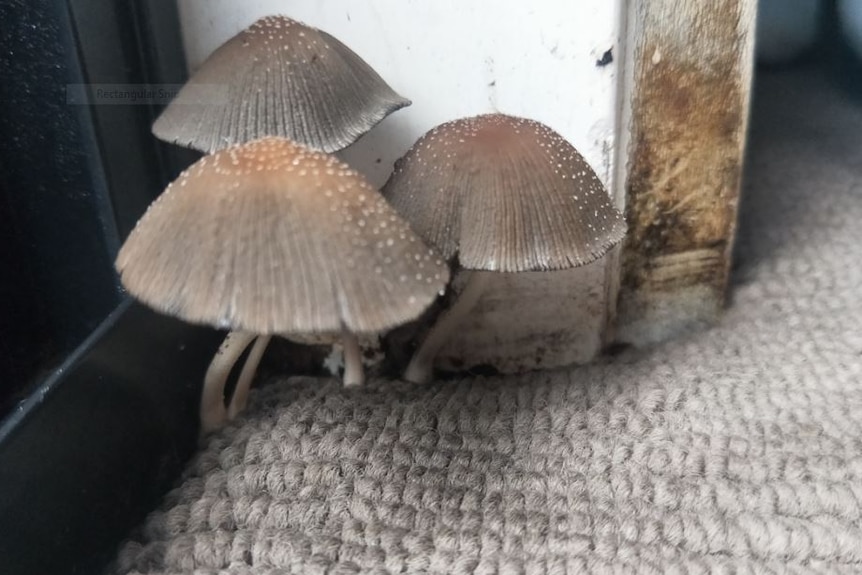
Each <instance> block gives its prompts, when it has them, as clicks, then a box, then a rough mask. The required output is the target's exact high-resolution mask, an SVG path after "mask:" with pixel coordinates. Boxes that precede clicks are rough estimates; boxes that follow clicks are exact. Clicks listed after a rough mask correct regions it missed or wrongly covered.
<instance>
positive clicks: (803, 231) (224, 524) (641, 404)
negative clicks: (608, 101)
mask: <svg viewBox="0 0 862 575" xmlns="http://www.w3.org/2000/svg"><path fill="white" fill-rule="evenodd" d="M757 94H758V97H757V98H756V101H755V106H754V116H753V118H754V119H753V125H752V134H751V145H750V153H749V159H748V166H747V175H746V185H745V198H744V201H743V205H742V208H741V211H742V215H741V223H740V229H739V236H738V245H737V248H738V250H737V252H738V255H737V260H736V261H737V263H736V269H735V270H734V283H733V286H732V301H731V302H730V305H729V308H728V311H727V314H726V316H725V318H724V319H723V321H722V323H721V324H720V325H718V326H716V327H715V328H712V329H709V330H707V331H703V332H700V333H697V334H694V335H691V336H689V337H686V338H681V339H679V340H677V341H674V342H671V343H667V344H664V345H662V346H659V347H656V348H653V349H649V350H639V351H626V352H623V353H621V354H619V355H617V356H616V357H613V358H609V359H605V360H602V361H601V362H599V363H597V364H595V365H591V366H588V367H581V368H576V369H571V370H566V371H554V372H548V373H535V374H530V375H524V376H518V377H484V378H483V377H473V378H467V379H461V380H456V381H445V382H438V383H435V384H432V385H430V386H425V387H419V386H409V385H406V384H403V383H393V382H386V381H372V382H371V383H370V384H369V385H368V386H367V387H364V388H362V389H349V390H346V389H342V388H340V387H339V386H338V385H335V384H334V383H330V382H324V383H323V384H321V383H320V382H319V381H317V380H311V379H308V378H292V379H289V380H287V381H281V382H278V383H276V384H273V385H270V386H267V387H264V388H262V389H261V390H260V391H259V392H257V393H256V394H255V395H254V398H253V402H252V405H251V408H250V411H249V413H248V414H247V416H245V417H244V418H243V419H242V420H240V421H238V422H236V423H235V424H234V425H232V426H231V427H229V428H227V429H226V430H225V431H224V432H223V433H220V434H218V435H216V436H214V437H212V438H211V439H210V440H209V441H208V443H207V444H206V445H205V446H204V447H203V448H202V451H201V452H200V453H199V454H198V456H197V457H196V458H195V460H194V461H193V462H192V463H191V464H190V466H189V468H188V469H187V471H186V473H185V475H184V477H183V479H182V481H181V482H180V483H179V484H178V486H177V488H176V489H174V490H173V491H172V492H171V493H170V494H169V495H167V496H166V498H165V500H164V502H163V504H162V506H161V508H160V509H158V510H157V511H154V512H153V513H152V514H151V515H150V517H149V518H148V519H147V521H146V522H145V524H144V525H143V526H141V528H140V529H139V530H138V531H137V532H136V533H135V534H134V537H133V538H132V539H131V540H130V541H127V542H126V543H125V544H124V545H123V546H122V548H121V550H120V553H119V555H118V557H117V560H116V565H115V566H114V570H115V571H116V572H117V573H124V574H125V573H141V574H151V575H155V574H160V575H167V574H185V573H192V572H195V573H202V574H208V573H213V574H215V573H225V574H236V575H243V574H250V573H261V574H270V573H271V574H276V573H279V574H281V573H308V574H314V573H334V574H349V573H380V574H383V573H387V574H388V573H440V574H457V573H511V574H517V573H526V574H540V573H542V574H544V573H554V574H564V573H580V572H584V573H715V572H717V573H786V572H789V573H851V572H854V573H859V572H862V302H860V297H862V225H860V222H862V107H860V106H859V105H858V104H854V103H853V102H851V101H850V100H849V99H848V98H847V97H845V96H844V95H843V94H842V93H841V92H840V91H838V90H837V89H835V88H833V87H831V85H830V83H829V81H828V80H827V79H825V77H824V76H822V75H820V74H819V73H816V72H810V73H805V74H801V73H799V72H797V73H795V74H794V75H791V74H787V73H781V74H777V73H772V74H770V75H763V76H762V77H761V78H760V79H759V87H758V91H757Z"/></svg>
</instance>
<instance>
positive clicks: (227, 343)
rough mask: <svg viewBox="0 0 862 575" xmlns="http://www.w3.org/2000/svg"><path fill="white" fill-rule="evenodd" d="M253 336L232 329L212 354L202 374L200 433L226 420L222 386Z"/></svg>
mask: <svg viewBox="0 0 862 575" xmlns="http://www.w3.org/2000/svg"><path fill="white" fill-rule="evenodd" d="M255 337H256V336H255V335H254V334H252V333H247V332H242V331H232V332H230V333H229V334H227V336H226V337H225V338H224V341H223V342H222V344H221V347H219V348H218V351H217V352H216V354H215V355H214V356H213V358H212V361H211V362H210V365H209V367H208V368H207V373H206V375H205V376H204V389H203V394H202V396H201V410H200V419H201V432H202V433H209V432H210V431H215V430H216V429H218V428H219V427H221V426H222V425H224V422H225V421H226V420H227V409H225V405H224V388H225V384H226V383H227V378H228V376H230V372H231V369H233V366H234V365H235V364H236V362H237V361H238V360H239V357H240V356H241V355H242V352H243V351H244V350H245V348H247V347H248V345H249V344H250V343H251V342H252V340H254V338H255Z"/></svg>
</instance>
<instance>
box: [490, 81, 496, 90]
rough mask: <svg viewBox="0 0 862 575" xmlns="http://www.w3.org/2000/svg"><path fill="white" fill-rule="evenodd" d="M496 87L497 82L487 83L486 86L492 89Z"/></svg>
mask: <svg viewBox="0 0 862 575" xmlns="http://www.w3.org/2000/svg"><path fill="white" fill-rule="evenodd" d="M496 85H497V80H493V81H492V82H489V83H488V86H489V87H491V88H493V87H494V86H496Z"/></svg>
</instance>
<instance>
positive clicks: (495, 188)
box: [383, 114, 626, 272]
mask: <svg viewBox="0 0 862 575" xmlns="http://www.w3.org/2000/svg"><path fill="white" fill-rule="evenodd" d="M383 195H384V196H385V197H386V198H387V199H388V200H389V202H390V203H391V204H392V206H393V207H394V208H395V209H396V210H397V211H398V212H399V213H401V215H403V216H404V217H405V218H406V219H407V220H408V221H409V222H410V224H411V226H412V228H413V229H414V230H415V231H416V232H417V233H418V234H419V235H420V236H421V237H422V238H423V239H424V240H425V241H426V242H428V243H429V244H431V245H432V246H433V247H435V248H437V250H438V251H439V252H440V253H441V254H442V255H443V256H444V257H445V258H446V259H451V258H453V257H454V256H455V255H456V254H457V256H458V261H459V263H460V264H461V266H462V267H464V268H467V269H474V270H490V271H502V272H521V271H540V270H558V269H566V268H571V267H576V266H581V265H584V264H587V263H590V262H592V261H595V260H596V259H598V258H600V257H602V256H603V255H604V254H605V253H607V251H608V250H609V249H610V248H611V247H612V246H613V245H615V244H616V243H618V242H619V241H620V240H622V238H623V237H624V235H625V232H626V225H625V221H624V219H623V216H622V214H621V213H620V212H619V210H617V209H616V207H614V205H613V204H612V203H611V201H610V197H609V196H608V193H607V191H606V190H605V187H604V186H603V185H602V182H601V180H599V178H598V176H597V175H596V173H595V172H594V171H593V169H592V168H591V167H590V165H589V164H588V163H587V162H586V160H585V159H584V158H583V156H581V154H580V153H578V151H577V150H576V149H575V148H574V146H572V144H570V143H569V142H568V141H566V140H565V138H563V137H562V136H561V135H560V134H558V133H557V132H555V131H554V130H552V129H551V128H550V127H548V126H546V125H544V124H542V123H540V122H537V121H534V120H529V119H525V118H518V117H514V116H508V115H504V114H486V115H481V116H475V117H471V118H463V119H459V120H455V121H452V122H447V123H445V124H441V125H440V126H438V127H436V128H434V129H432V130H431V131H429V132H428V133H427V134H425V135H424V136H423V137H422V138H420V139H419V140H418V141H417V142H416V144H415V145H414V146H413V147H412V148H411V149H410V150H409V151H408V152H407V154H406V155H405V156H404V157H403V158H402V159H401V160H399V161H398V162H397V163H396V167H395V171H394V173H393V174H392V176H391V177H390V179H389V181H388V182H387V183H386V185H385V186H384V188H383Z"/></svg>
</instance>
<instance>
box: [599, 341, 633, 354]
mask: <svg viewBox="0 0 862 575" xmlns="http://www.w3.org/2000/svg"><path fill="white" fill-rule="evenodd" d="M631 347H632V346H631V344H628V343H625V342H614V343H612V344H610V345H609V346H608V347H606V348H605V354H606V355H608V356H609V357H616V356H618V355H620V354H622V353H624V352H626V351H627V350H629V349H630V348H631Z"/></svg>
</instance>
